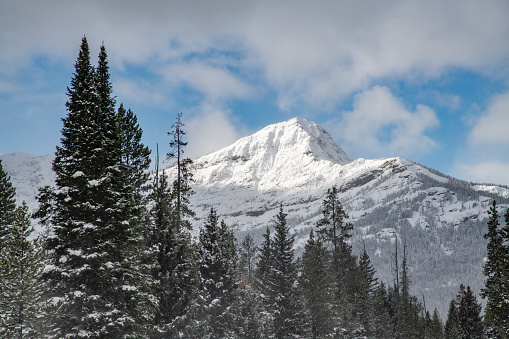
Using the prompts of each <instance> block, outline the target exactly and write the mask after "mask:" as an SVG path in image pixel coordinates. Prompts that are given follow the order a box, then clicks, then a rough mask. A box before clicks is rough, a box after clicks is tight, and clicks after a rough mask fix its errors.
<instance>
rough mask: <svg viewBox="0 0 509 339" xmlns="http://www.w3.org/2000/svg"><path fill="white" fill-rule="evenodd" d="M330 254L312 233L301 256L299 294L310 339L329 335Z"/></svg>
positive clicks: (330, 313)
mask: <svg viewBox="0 0 509 339" xmlns="http://www.w3.org/2000/svg"><path fill="white" fill-rule="evenodd" d="M328 263H329V253H328V251H327V250H326V248H325V247H324V245H323V242H322V241H321V239H320V237H316V238H315V235H314V233H313V231H311V234H310V235H309V240H308V241H307V243H306V246H305V249H304V253H303V254H302V268H301V275H300V277H299V291H300V294H301V296H302V298H303V301H304V310H305V311H304V312H305V317H306V327H307V328H308V329H309V332H310V333H311V336H310V337H312V338H324V337H326V336H327V335H330V334H331V333H332V329H333V317H332V305H331V299H332V295H331V291H330V287H331V279H330V275H329V264H328Z"/></svg>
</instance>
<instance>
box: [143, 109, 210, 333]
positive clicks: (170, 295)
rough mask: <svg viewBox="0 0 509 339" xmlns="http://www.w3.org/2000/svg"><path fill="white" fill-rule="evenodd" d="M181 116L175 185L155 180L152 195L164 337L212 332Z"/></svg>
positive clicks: (173, 144) (174, 150) (173, 154)
mask: <svg viewBox="0 0 509 339" xmlns="http://www.w3.org/2000/svg"><path fill="white" fill-rule="evenodd" d="M181 116H182V114H179V115H178V117H177V120H176V122H175V123H174V124H173V125H172V130H171V131H170V132H169V133H168V134H169V135H170V136H171V140H170V148H171V151H170V152H169V153H168V155H167V157H168V159H170V160H175V163H174V169H175V171H176V175H175V176H174V180H173V183H172V184H171V185H170V184H168V182H167V178H166V176H165V175H163V176H159V177H157V176H156V178H158V180H155V182H154V186H153V187H154V188H153V192H154V193H153V194H152V198H151V200H152V204H153V208H152V212H151V220H152V221H151V226H150V227H151V229H152V232H151V234H152V236H151V238H152V240H151V247H152V248H155V252H156V256H157V260H156V261H157V265H156V268H155V269H154V270H153V277H154V279H155V280H156V288H155V289H156V291H155V294H156V299H157V300H158V304H159V308H158V311H157V312H156V316H155V325H156V328H157V331H158V332H159V333H160V335H161V337H163V338H166V337H182V336H190V337H196V336H202V333H205V332H206V331H207V328H206V326H207V324H208V323H209V322H208V321H207V317H206V314H205V313H204V312H205V310H204V308H205V307H206V304H205V302H206V301H205V300H204V299H203V296H201V295H200V294H199V286H200V284H201V278H200V272H199V265H198V257H197V248H196V246H195V244H194V243H193V241H192V239H191V235H190V233H189V230H190V229H191V228H192V225H191V222H190V221H189V219H190V218H191V217H193V216H194V212H193V211H192V210H191V209H190V207H189V197H190V196H191V194H192V193H193V192H192V190H191V183H192V174H191V172H190V168H189V167H190V166H191V164H192V162H191V160H190V159H186V158H184V157H183V154H184V148H185V146H186V145H187V142H184V141H183V137H184V136H185V132H184V131H183V129H182V128H183V126H184V125H183V124H182V123H181V122H180V119H181Z"/></svg>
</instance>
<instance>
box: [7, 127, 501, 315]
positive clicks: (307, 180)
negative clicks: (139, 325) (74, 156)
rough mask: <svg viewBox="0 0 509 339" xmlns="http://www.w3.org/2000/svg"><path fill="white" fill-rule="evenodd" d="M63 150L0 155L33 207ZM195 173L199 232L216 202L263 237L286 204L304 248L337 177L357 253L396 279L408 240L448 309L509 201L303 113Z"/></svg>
mask: <svg viewBox="0 0 509 339" xmlns="http://www.w3.org/2000/svg"><path fill="white" fill-rule="evenodd" d="M190 142H192V140H190ZM53 158H54V156H53V155H48V156H43V157H37V156H31V155H27V154H22V153H15V154H8V155H3V156H0V159H2V164H3V166H4V169H5V170H6V171H7V172H8V173H9V174H10V175H11V180H12V182H13V184H14V186H15V187H16V188H17V199H18V202H21V200H26V201H27V202H28V203H29V206H30V207H31V208H33V207H35V206H36V204H37V202H36V199H35V195H36V194H37V191H38V188H39V187H42V186H44V185H51V184H54V174H53V172H52V171H51V162H52V160H53ZM165 173H167V174H168V175H169V176H170V177H172V176H173V172H172V169H171V168H169V169H167V170H166V172H165ZM193 173H194V179H195V180H196V181H195V183H194V185H193V190H194V191H195V194H194V196H193V197H192V199H191V204H192V208H193V210H195V211H196V214H197V215H196V219H195V220H194V225H195V229H194V232H195V234H197V232H198V229H199V227H200V226H201V225H202V223H203V221H204V220H205V218H206V216H207V214H208V213H209V211H210V208H211V207H214V208H215V209H216V211H217V213H218V216H219V217H220V218H223V219H224V220H225V221H226V223H227V224H229V225H230V226H232V227H233V228H234V230H235V231H236V235H237V237H238V238H239V239H240V238H242V237H243V236H244V235H246V234H247V233H251V234H252V235H253V236H254V238H255V240H257V241H258V243H261V234H262V233H263V231H264V230H265V228H266V227H267V226H269V227H270V226H271V225H272V220H273V218H274V216H275V215H276V214H277V212H278V209H279V206H280V204H283V207H284V210H285V212H286V213H288V217H287V221H288V223H289V225H290V226H291V228H292V232H293V233H294V234H295V238H296V242H297V245H296V249H297V252H298V253H300V252H301V251H302V249H303V246H304V244H305V242H306V240H307V235H308V233H309V231H310V230H311V229H312V228H313V226H314V224H315V222H316V221H317V220H318V219H319V218H320V216H321V214H320V213H321V212H320V208H321V204H322V201H323V199H324V197H325V194H326V192H327V189H329V188H331V187H332V186H336V187H337V188H338V189H339V192H340V200H341V202H342V204H343V206H344V207H345V210H346V211H347V212H348V214H349V216H350V221H351V222H352V223H353V224H354V232H353V233H354V234H353V237H352V240H351V241H352V246H353V248H354V251H355V253H359V251H360V250H361V249H362V248H363V247H364V246H365V247H366V250H367V251H368V254H369V255H370V257H371V260H372V262H373V265H374V266H375V268H376V270H377V275H378V277H379V278H380V279H382V280H383V281H384V282H385V283H387V284H392V282H393V272H394V270H393V267H392V266H393V253H394V247H395V244H396V241H397V242H398V244H399V245H402V244H403V242H405V243H406V244H407V250H408V258H409V265H410V274H411V278H412V281H413V286H412V293H414V294H415V295H417V296H419V298H421V297H422V296H424V297H425V298H426V305H427V306H428V307H430V309H433V308H434V307H437V308H438V310H439V311H440V313H441V314H442V317H445V316H446V314H447V313H446V312H447V307H448V304H449V302H450V300H451V299H452V298H453V297H454V296H455V294H456V293H457V290H458V287H459V284H460V283H463V284H465V285H470V286H471V287H472V288H473V289H474V290H475V291H479V289H480V288H481V287H482V284H483V281H484V276H483V275H482V265H483V260H484V257H485V256H486V242H485V239H484V238H483V236H482V235H483V234H484V233H485V232H486V220H487V210H488V208H489V206H490V204H491V202H492V200H493V199H496V200H497V203H498V206H499V208H500V213H501V214H502V215H503V214H504V213H505V210H506V209H507V208H508V207H509V194H508V193H509V189H507V187H502V186H497V185H474V184H470V183H468V182H465V181H461V180H457V179H455V178H452V177H448V176H446V175H444V174H441V173H439V172H437V171H434V170H433V169H429V168H426V167H425V166H422V165H420V164H417V163H414V162H412V161H409V160H406V159H402V158H387V159H373V160H367V159H356V160H352V159H350V158H349V157H348V156H347V155H346V154H345V152H343V150H341V149H340V148H339V147H338V146H337V145H336V144H335V143H334V141H333V139H332V138H331V136H330V135H329V134H328V133H327V132H326V131H325V130H324V129H323V128H322V127H320V126H318V125H316V124H314V123H312V122H309V121H306V120H303V119H298V118H295V119H291V120H288V121H285V122H282V123H279V124H274V125H270V126H267V127H266V128H264V129H262V130H261V131H259V132H257V133H255V134H253V135H251V136H248V137H245V138H242V139H240V140H238V141H237V142H235V143H234V144H232V145H230V146H228V147H225V148H223V149H221V150H219V151H217V152H214V153H211V154H208V155H206V156H203V157H201V158H199V159H196V160H195V161H194V164H193ZM400 253H401V252H400Z"/></svg>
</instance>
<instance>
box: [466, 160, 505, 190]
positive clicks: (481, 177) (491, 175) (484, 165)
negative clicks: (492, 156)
mask: <svg viewBox="0 0 509 339" xmlns="http://www.w3.org/2000/svg"><path fill="white" fill-rule="evenodd" d="M456 171H457V172H458V177H459V178H462V179H465V180H469V181H472V182H478V183H495V184H501V185H509V163H504V162H499V161H489V162H481V163H477V164H473V165H465V164H460V165H456Z"/></svg>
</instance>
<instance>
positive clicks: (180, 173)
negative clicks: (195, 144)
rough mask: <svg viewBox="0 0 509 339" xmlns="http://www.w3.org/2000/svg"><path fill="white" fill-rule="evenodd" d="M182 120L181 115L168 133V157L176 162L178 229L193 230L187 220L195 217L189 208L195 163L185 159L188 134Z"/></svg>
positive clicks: (180, 114)
mask: <svg viewBox="0 0 509 339" xmlns="http://www.w3.org/2000/svg"><path fill="white" fill-rule="evenodd" d="M181 119H182V113H179V114H178V115H177V119H176V121H175V123H173V125H172V126H171V130H170V131H169V132H168V135H169V136H170V152H168V154H167V155H166V157H167V159H168V160H171V161H173V162H174V164H173V165H174V167H175V172H176V173H175V180H174V181H173V190H172V192H173V200H174V205H175V207H174V210H175V218H176V223H177V224H178V227H186V228H188V229H191V224H190V222H189V221H188V220H187V219H186V218H188V217H193V216H194V215H195V213H194V212H193V211H192V210H191V209H190V208H189V197H190V196H191V195H192V194H193V193H194V192H193V191H192V189H191V184H192V182H193V175H192V173H191V169H190V167H191V165H192V163H193V162H192V160H191V159H189V158H186V157H184V150H185V147H186V146H187V144H188V143H187V142H186V141H184V137H185V135H186V132H185V131H184V129H183V127H184V126H185V125H184V123H183V122H182V121H181Z"/></svg>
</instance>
